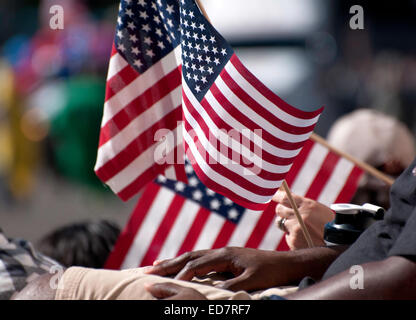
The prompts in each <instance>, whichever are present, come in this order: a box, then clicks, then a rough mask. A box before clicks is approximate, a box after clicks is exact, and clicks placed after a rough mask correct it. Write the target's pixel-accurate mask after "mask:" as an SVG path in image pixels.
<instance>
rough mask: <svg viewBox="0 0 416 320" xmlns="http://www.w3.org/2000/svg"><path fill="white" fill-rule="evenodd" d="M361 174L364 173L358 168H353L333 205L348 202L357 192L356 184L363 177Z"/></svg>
mask: <svg viewBox="0 0 416 320" xmlns="http://www.w3.org/2000/svg"><path fill="white" fill-rule="evenodd" d="M363 173H364V172H363V171H362V170H361V169H360V168H358V167H356V166H354V168H353V169H352V170H351V173H350V175H349V177H348V179H347V180H346V181H345V184H344V187H343V188H342V190H341V192H340V193H339V195H338V197H337V199H336V200H335V202H334V203H348V202H350V200H351V199H352V197H353V196H354V194H355V192H356V190H357V186H358V182H359V181H360V178H361V176H362V175H363Z"/></svg>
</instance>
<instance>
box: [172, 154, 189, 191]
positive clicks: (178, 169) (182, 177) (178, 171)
mask: <svg viewBox="0 0 416 320" xmlns="http://www.w3.org/2000/svg"><path fill="white" fill-rule="evenodd" d="M181 147H182V146H181ZM174 169H175V175H176V180H178V181H182V182H184V183H186V184H188V177H187V176H186V172H185V165H184V164H176V165H175V166H174Z"/></svg>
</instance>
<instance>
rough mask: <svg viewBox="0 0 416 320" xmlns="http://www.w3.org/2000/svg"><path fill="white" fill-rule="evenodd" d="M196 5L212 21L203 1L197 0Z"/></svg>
mask: <svg viewBox="0 0 416 320" xmlns="http://www.w3.org/2000/svg"><path fill="white" fill-rule="evenodd" d="M196 5H197V6H198V8H199V10H201V13H202V14H203V15H204V17H205V19H207V20H208V22H209V23H211V20H210V18H209V17H208V14H207V12H206V11H205V8H204V5H203V4H202V3H201V1H200V0H196Z"/></svg>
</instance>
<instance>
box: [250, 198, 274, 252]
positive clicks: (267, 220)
mask: <svg viewBox="0 0 416 320" xmlns="http://www.w3.org/2000/svg"><path fill="white" fill-rule="evenodd" d="M274 208H275V207H274V206H272V205H269V206H268V207H267V208H266V209H265V210H264V212H263V213H262V214H261V217H260V219H259V220H258V221H257V224H256V226H255V227H254V229H253V231H252V232H251V235H250V237H249V238H248V240H247V242H246V244H245V247H247V248H257V247H258V246H259V245H260V243H261V241H262V240H263V238H264V235H265V234H266V232H267V230H268V229H269V227H270V224H272V223H273V219H274V216H275V210H274Z"/></svg>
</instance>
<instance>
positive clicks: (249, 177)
mask: <svg viewBox="0 0 416 320" xmlns="http://www.w3.org/2000/svg"><path fill="white" fill-rule="evenodd" d="M183 112H184V115H185V118H186V120H187V122H188V123H189V124H190V125H191V127H192V128H193V129H194V131H195V134H196V135H197V136H198V140H199V142H200V143H201V145H202V148H203V150H201V149H200V150H201V151H202V152H204V156H202V157H201V158H202V159H206V158H207V157H206V154H205V152H208V154H209V155H210V156H211V157H212V158H213V159H214V161H217V162H218V163H219V164H221V165H222V166H223V167H225V168H227V169H228V170H230V171H232V172H234V173H236V174H238V175H239V176H240V177H241V178H242V179H245V180H246V181H249V182H251V183H253V184H255V185H258V186H262V187H263V188H269V189H273V190H276V189H277V188H278V187H279V186H280V184H279V182H276V181H271V180H265V179H263V178H261V177H260V176H258V175H257V174H255V173H252V172H251V171H250V170H248V169H246V168H245V167H243V166H242V165H241V164H240V163H236V162H234V161H232V160H231V159H229V158H228V157H226V156H225V155H223V154H222V153H221V152H220V151H218V150H217V149H216V148H214V146H213V145H212V144H211V142H210V141H208V139H207V138H206V136H205V133H204V132H203V131H202V129H201V127H200V126H199V123H198V122H197V121H196V120H195V119H194V118H193V117H192V115H191V114H190V113H189V111H188V109H187V108H183ZM187 134H188V133H187ZM214 136H217V135H215V133H214ZM231 145H233V144H231ZM235 151H236V152H238V153H240V150H235ZM218 158H219V159H218ZM278 167H280V168H283V167H281V166H278ZM284 168H285V169H286V171H283V170H282V171H283V172H288V171H289V169H290V166H285V167H284ZM260 169H261V166H260Z"/></svg>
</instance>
